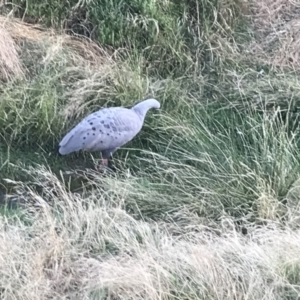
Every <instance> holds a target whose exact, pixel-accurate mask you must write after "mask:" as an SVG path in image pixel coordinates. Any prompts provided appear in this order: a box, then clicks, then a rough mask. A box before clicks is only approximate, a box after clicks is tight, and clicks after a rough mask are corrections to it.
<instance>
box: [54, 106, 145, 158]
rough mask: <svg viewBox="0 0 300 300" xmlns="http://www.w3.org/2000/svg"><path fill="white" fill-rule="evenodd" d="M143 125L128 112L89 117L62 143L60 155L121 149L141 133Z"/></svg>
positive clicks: (121, 110)
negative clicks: (81, 151) (83, 151)
mask: <svg viewBox="0 0 300 300" xmlns="http://www.w3.org/2000/svg"><path fill="white" fill-rule="evenodd" d="M141 127H142V122H141V120H140V119H139V117H138V116H137V115H136V114H135V113H134V112H133V111H131V110H130V109H126V108H122V107H113V108H105V109H101V110H99V111H97V112H95V113H92V114H90V115H88V116H87V117H86V118H84V119H83V120H82V121H81V122H80V123H79V124H78V125H76V126H75V127H74V128H73V129H72V130H71V131H70V132H69V133H67V134H66V136H65V137H64V138H63V139H62V141H61V142H60V144H59V146H60V148H59V152H60V153H61V154H68V153H71V152H74V151H78V150H81V149H82V150H88V151H102V150H106V149H115V148H118V147H121V146H122V145H124V144H125V143H127V142H128V141H130V140H131V139H132V138H133V137H134V136H135V135H136V134H137V133H138V132H139V131H140V129H141Z"/></svg>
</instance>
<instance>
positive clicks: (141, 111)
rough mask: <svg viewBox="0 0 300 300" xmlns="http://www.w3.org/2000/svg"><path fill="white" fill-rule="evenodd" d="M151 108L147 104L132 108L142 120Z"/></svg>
mask: <svg viewBox="0 0 300 300" xmlns="http://www.w3.org/2000/svg"><path fill="white" fill-rule="evenodd" d="M149 109H150V107H149V106H148V105H147V103H139V104H137V105H135V106H133V107H132V110H133V111H134V112H135V113H136V114H137V115H138V116H139V117H140V118H141V119H142V120H144V119H145V116H146V114H147V112H148V110H149Z"/></svg>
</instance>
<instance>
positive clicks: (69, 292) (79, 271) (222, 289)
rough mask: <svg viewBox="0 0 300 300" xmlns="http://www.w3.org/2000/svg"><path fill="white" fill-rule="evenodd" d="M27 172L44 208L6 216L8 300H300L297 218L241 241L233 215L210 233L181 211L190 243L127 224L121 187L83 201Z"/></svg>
mask: <svg viewBox="0 0 300 300" xmlns="http://www.w3.org/2000/svg"><path fill="white" fill-rule="evenodd" d="M29 172H31V173H32V176H33V178H34V179H33V182H32V184H34V185H38V186H42V187H43V194H44V196H43V197H42V198H43V199H44V200H43V199H42V198H41V197H40V196H39V195H38V194H37V193H36V192H34V190H32V191H31V195H32V197H33V198H39V199H40V202H43V203H44V204H43V205H42V207H40V209H39V213H35V214H34V215H32V214H29V215H27V213H26V212H25V214H23V215H21V216H19V217H17V216H9V215H8V216H1V228H2V229H1V234H0V238H1V243H0V245H1V246H0V261H1V264H0V276H1V283H0V290H1V297H2V298H3V299H53V298H55V299H129V298H130V299H151V300H154V299H270V300H271V299H278V298H281V299H288V296H290V297H291V298H289V299H296V298H297V295H299V293H300V289H299V286H298V285H296V282H297V280H298V279H297V278H298V276H299V275H298V270H299V267H300V260H299V257H300V232H299V230H295V231H292V230H291V226H292V223H293V220H294V219H292V218H289V219H287V220H286V224H287V226H286V227H285V228H284V229H282V228H281V226H280V225H279V224H278V223H277V222H276V220H275V221H269V222H268V223H266V224H265V226H264V227H260V226H256V225H254V224H251V223H248V224H246V225H245V228H246V229H247V230H248V234H247V235H242V234H241V233H239V232H238V231H236V229H235V228H236V227H235V224H234V220H233V219H231V218H230V217H228V216H226V215H224V216H223V217H222V218H221V220H220V222H218V224H217V223H216V224H211V226H210V228H211V229H209V227H207V226H206V225H205V224H204V223H203V219H202V218H201V217H199V216H197V215H195V214H192V213H188V215H187V212H184V211H182V213H181V215H182V216H184V215H186V218H185V221H182V222H181V224H180V227H181V230H182V232H185V234H181V235H179V236H178V235H177V234H173V233H172V232H173V228H176V227H177V226H178V225H177V224H176V222H169V223H167V222H163V223H161V222H160V223H156V222H153V221H145V220H143V219H140V220H137V219H134V218H133V217H132V216H131V215H129V214H128V213H127V212H126V211H125V210H124V204H125V203H126V202H127V201H130V199H129V198H127V196H126V194H127V193H126V190H124V193H123V196H118V195H116V194H114V188H115V186H116V185H118V181H119V179H113V178H102V179H101V181H102V187H100V186H99V184H98V187H97V188H94V189H92V190H90V191H89V192H88V193H87V192H83V193H82V194H81V195H79V194H76V193H71V192H68V191H67V190H66V189H65V187H64V186H63V185H62V183H61V181H60V180H59V179H58V178H57V177H56V176H55V175H53V174H52V173H50V172H49V171H47V170H45V168H38V169H35V170H29ZM89 176H90V180H93V179H92V178H93V177H94V178H95V179H96V178H97V180H100V178H98V175H96V174H92V173H90V175H89ZM16 186H17V187H18V189H20V190H23V191H27V192H28V189H29V188H28V187H27V186H26V185H24V184H22V183H16ZM128 195H130V192H129V193H128ZM144 196H145V197H151V190H145V191H144ZM50 198H51V203H52V205H51V206H49V204H47V203H48V201H49V199H50ZM289 210H290V211H291V212H292V211H293V212H295V207H294V206H291V207H290V208H289ZM296 210H297V211H298V213H299V210H298V209H296ZM291 215H292V214H291ZM26 220H27V221H26ZM182 220H183V219H182ZM191 224H195V225H194V226H191ZM196 224H197V225H196ZM213 227H215V228H217V230H213V229H212V228H213ZM4 228H5V230H4ZM295 297H296V298H295Z"/></svg>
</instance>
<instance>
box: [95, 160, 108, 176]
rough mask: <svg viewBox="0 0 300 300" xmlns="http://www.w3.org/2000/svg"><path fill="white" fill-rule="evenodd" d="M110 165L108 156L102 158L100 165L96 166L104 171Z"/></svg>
mask: <svg viewBox="0 0 300 300" xmlns="http://www.w3.org/2000/svg"><path fill="white" fill-rule="evenodd" d="M107 166H108V159H107V158H102V161H101V163H99V165H98V166H97V167H96V169H97V170H98V171H99V172H101V173H103V172H105V169H106V167H107Z"/></svg>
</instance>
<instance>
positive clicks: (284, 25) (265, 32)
mask: <svg viewBox="0 0 300 300" xmlns="http://www.w3.org/2000/svg"><path fill="white" fill-rule="evenodd" d="M252 3H253V16H252V18H253V21H254V22H253V25H254V28H255V34H256V35H257V37H258V40H257V41H256V42H255V43H253V44H252V45H251V47H250V49H252V51H254V54H255V55H256V56H257V55H258V56H259V57H260V58H261V61H263V62H267V63H268V64H270V65H273V66H274V67H283V68H284V67H290V68H292V69H294V70H299V66H300V65H299V54H300V52H299V51H300V50H299V49H300V48H299V45H300V34H299V29H300V5H299V3H297V1H292V0H276V1H272V0H265V1H259V0H258V1H256V0H253V1H252ZM252 54H253V53H252Z"/></svg>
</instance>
